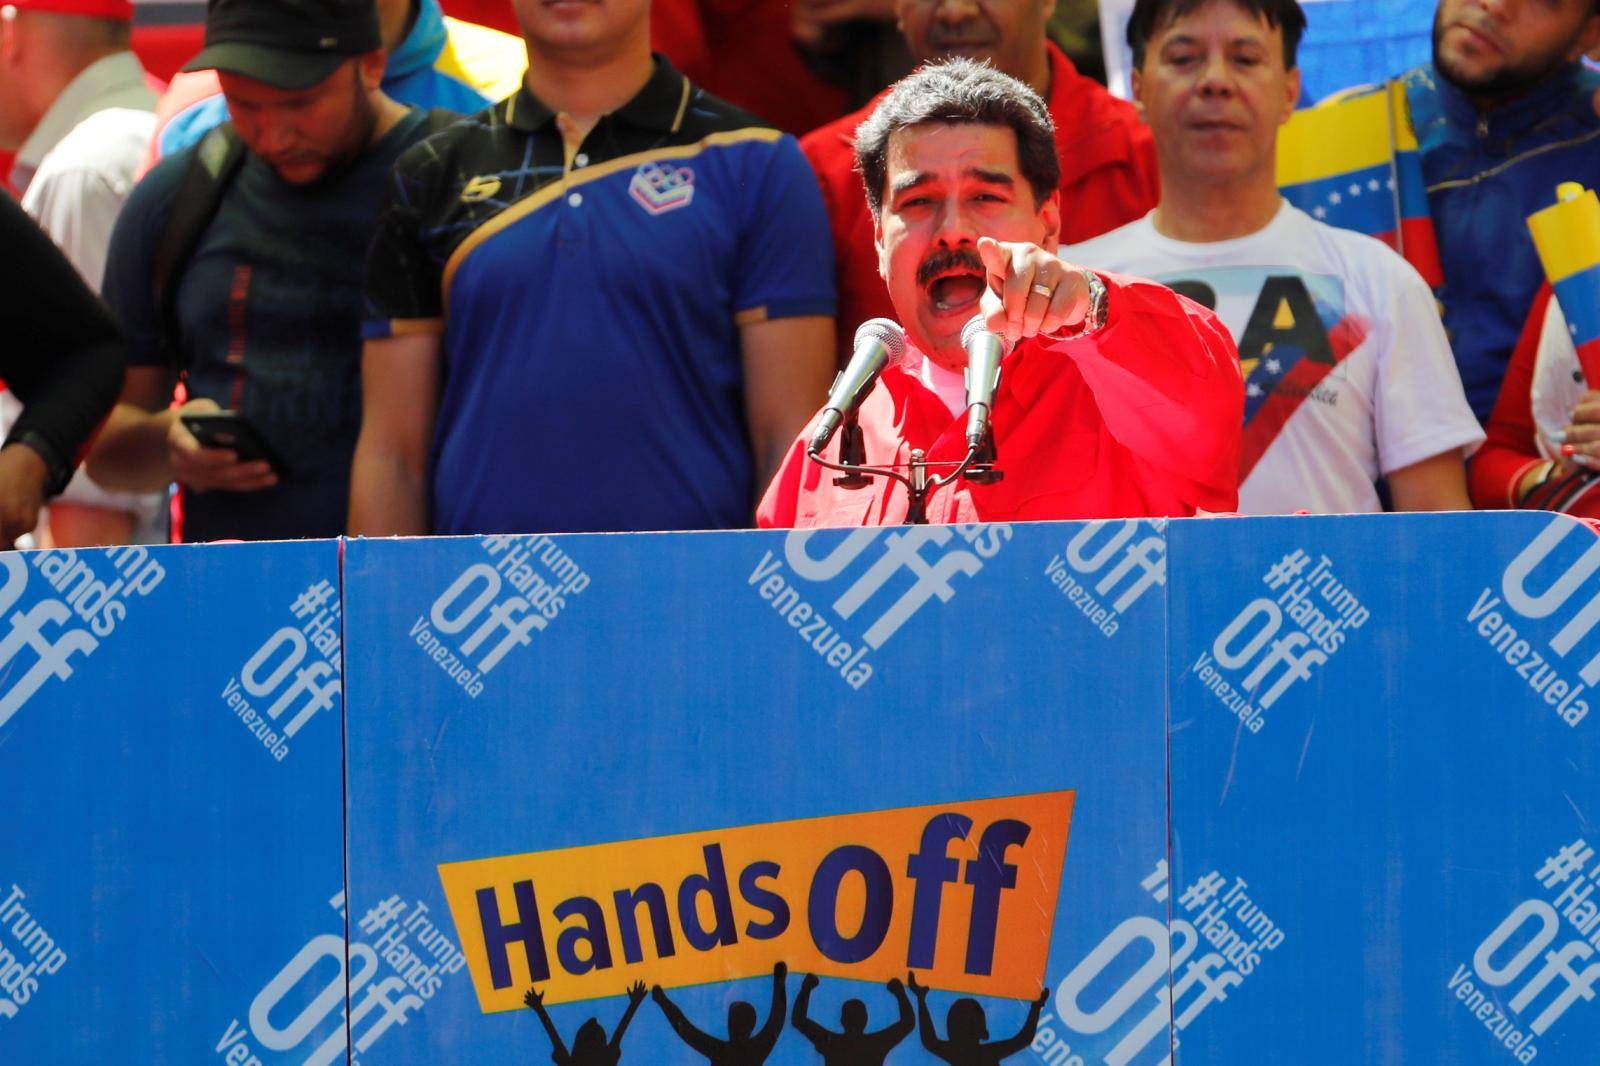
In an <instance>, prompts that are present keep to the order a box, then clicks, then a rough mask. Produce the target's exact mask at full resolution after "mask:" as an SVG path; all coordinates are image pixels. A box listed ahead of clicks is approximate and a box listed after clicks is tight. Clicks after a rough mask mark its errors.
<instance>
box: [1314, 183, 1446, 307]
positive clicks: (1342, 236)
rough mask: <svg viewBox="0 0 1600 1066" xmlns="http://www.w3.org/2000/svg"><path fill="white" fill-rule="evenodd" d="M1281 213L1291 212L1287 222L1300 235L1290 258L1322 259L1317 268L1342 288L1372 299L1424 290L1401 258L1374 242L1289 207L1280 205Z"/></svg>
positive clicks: (1421, 281)
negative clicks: (1336, 277) (1334, 275)
mask: <svg viewBox="0 0 1600 1066" xmlns="http://www.w3.org/2000/svg"><path fill="white" fill-rule="evenodd" d="M1284 210H1285V211H1286V212H1292V215H1291V216H1290V218H1289V219H1288V221H1289V222H1290V224H1291V226H1292V227H1293V228H1297V229H1298V230H1299V231H1300V233H1301V234H1302V237H1301V238H1298V239H1295V240H1294V241H1293V243H1292V246H1291V247H1293V248H1294V249H1297V250H1298V251H1297V252H1296V253H1293V254H1297V255H1299V256H1304V255H1306V254H1307V253H1311V254H1313V255H1317V256H1318V257H1319V258H1322V259H1324V260H1325V263H1324V264H1318V265H1319V266H1325V267H1326V268H1329V269H1333V270H1335V271H1336V272H1337V273H1338V274H1339V276H1340V277H1341V278H1343V280H1344V282H1345V284H1346V285H1350V286H1355V287H1358V288H1361V289H1365V290H1367V291H1368V292H1370V293H1373V294H1374V295H1375V296H1381V295H1382V294H1383V293H1385V292H1387V291H1389V290H1392V289H1394V288H1397V287H1399V288H1407V287H1420V288H1423V289H1426V288H1427V287H1428V285H1427V282H1425V281H1423V280H1422V275H1421V274H1418V273H1417V270H1416V268H1415V267H1413V266H1412V265H1411V264H1410V263H1408V262H1407V261H1406V259H1405V257H1404V256H1402V255H1401V254H1400V253H1399V252H1397V251H1395V250H1394V248H1392V247H1390V246H1389V245H1388V244H1386V243H1385V242H1383V241H1381V240H1379V239H1378V238H1376V237H1372V236H1369V235H1367V234H1365V233H1358V232H1356V231H1355V230H1350V229H1341V228H1340V227H1338V226H1330V225H1328V223H1326V222H1323V221H1320V220H1319V219H1315V218H1312V217H1311V216H1310V215H1308V214H1306V213H1305V212H1304V211H1302V210H1300V209H1299V208H1298V207H1294V206H1293V205H1289V204H1286V205H1284Z"/></svg>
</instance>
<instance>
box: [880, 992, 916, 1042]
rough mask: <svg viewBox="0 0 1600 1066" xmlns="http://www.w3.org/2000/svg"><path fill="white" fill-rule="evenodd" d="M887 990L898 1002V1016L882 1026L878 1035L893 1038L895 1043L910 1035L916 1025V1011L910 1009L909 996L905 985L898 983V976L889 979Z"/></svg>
mask: <svg viewBox="0 0 1600 1066" xmlns="http://www.w3.org/2000/svg"><path fill="white" fill-rule="evenodd" d="M888 987H889V991H890V992H891V993H893V994H894V998H895V1002H897V1003H899V1004H900V1017H899V1019H898V1020H896V1021H895V1023H894V1024H893V1025H889V1026H886V1027H884V1029H882V1030H881V1032H880V1035H882V1036H883V1037H884V1038H885V1039H893V1040H894V1042H895V1043H896V1044H898V1043H899V1042H900V1041H902V1040H904V1039H905V1038H906V1037H908V1036H910V1035H911V1030H913V1029H915V1028H916V1026H917V1012H916V1011H914V1010H912V1009H911V997H910V996H908V995H906V986H905V985H903V984H901V983H900V978H898V977H894V978H890V980H889V986H888Z"/></svg>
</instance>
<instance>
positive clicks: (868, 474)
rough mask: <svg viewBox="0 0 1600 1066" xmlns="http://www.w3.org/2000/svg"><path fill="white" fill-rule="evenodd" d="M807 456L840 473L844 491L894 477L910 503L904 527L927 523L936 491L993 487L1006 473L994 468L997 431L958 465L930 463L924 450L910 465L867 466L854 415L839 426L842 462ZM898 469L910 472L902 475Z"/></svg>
mask: <svg viewBox="0 0 1600 1066" xmlns="http://www.w3.org/2000/svg"><path fill="white" fill-rule="evenodd" d="M806 455H807V457H809V458H810V459H811V461H812V462H814V463H816V464H817V465H818V466H822V467H826V468H827V469H829V470H837V471H839V472H840V473H842V474H843V475H844V476H843V477H836V478H834V479H833V483H834V484H835V485H837V486H839V487H841V488H847V489H859V488H865V487H866V486H868V485H870V484H871V483H872V479H873V478H875V477H887V478H893V479H894V480H895V481H898V482H900V484H902V485H904V486H905V487H906V494H907V496H908V502H907V506H906V520H905V524H906V525H908V526H912V525H927V524H928V497H929V496H931V495H933V493H934V492H936V491H938V490H939V489H942V488H944V487H945V486H946V485H949V484H951V483H952V482H954V481H956V480H957V479H963V480H966V481H970V482H973V483H974V484H978V485H992V484H994V483H995V482H997V481H999V480H1000V479H1001V478H1003V477H1005V472H1004V471H1001V470H996V469H995V463H996V461H997V460H998V458H999V456H998V455H997V453H996V451H995V446H994V432H993V430H991V431H990V432H989V433H987V434H985V436H984V438H983V443H982V444H980V445H978V446H977V447H976V448H972V447H969V448H968V449H967V455H966V458H964V459H962V460H961V462H959V463H952V462H949V461H944V462H936V463H930V462H929V461H928V453H927V452H925V451H923V450H922V449H921V448H913V449H911V461H910V462H908V463H892V464H890V465H888V466H868V465H867V461H866V448H865V446H864V444H863V443H862V434H861V426H860V425H859V424H858V422H857V420H856V416H855V415H854V414H852V415H851V416H850V417H849V419H848V420H846V422H845V424H844V425H842V426H840V427H839V462H837V463H835V462H830V461H829V460H827V459H824V458H823V457H822V456H821V454H820V453H818V452H815V451H812V450H810V449H807V451H806ZM896 467H902V468H905V469H907V470H908V471H909V473H908V474H902V473H900V471H899V470H897V469H895V468H896ZM934 467H954V468H955V469H954V470H952V471H950V473H948V474H944V475H939V476H931V477H930V476H929V471H930V470H932V469H933V468H934Z"/></svg>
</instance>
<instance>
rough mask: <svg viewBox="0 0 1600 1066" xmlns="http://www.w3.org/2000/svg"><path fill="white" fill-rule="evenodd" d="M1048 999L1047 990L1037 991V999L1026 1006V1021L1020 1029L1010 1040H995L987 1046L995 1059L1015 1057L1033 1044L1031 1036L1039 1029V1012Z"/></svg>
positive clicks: (1048, 992)
mask: <svg viewBox="0 0 1600 1066" xmlns="http://www.w3.org/2000/svg"><path fill="white" fill-rule="evenodd" d="M1049 999H1050V990H1049V989H1048V988H1044V989H1041V990H1040V991H1039V998H1038V999H1036V1000H1034V1001H1033V1002H1032V1003H1030V1004H1028V1020H1027V1021H1025V1022H1023V1023H1022V1028H1021V1029H1020V1030H1019V1031H1018V1032H1017V1035H1016V1036H1014V1037H1012V1038H1011V1039H1010V1040H996V1041H995V1042H994V1043H992V1044H990V1045H989V1046H988V1050H990V1051H992V1052H994V1057H995V1058H996V1059H1003V1058H1005V1057H1006V1056H1007V1055H1015V1054H1016V1053H1017V1052H1019V1051H1021V1050H1022V1049H1023V1048H1025V1047H1027V1046H1028V1045H1029V1044H1031V1043H1033V1034H1034V1032H1035V1031H1036V1030H1037V1029H1038V1028H1039V1012H1040V1011H1042V1010H1044V1005H1045V1003H1046V1002H1047V1001H1048V1000H1049Z"/></svg>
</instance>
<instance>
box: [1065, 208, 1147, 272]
mask: <svg viewBox="0 0 1600 1066" xmlns="http://www.w3.org/2000/svg"><path fill="white" fill-rule="evenodd" d="M1150 231H1151V225H1150V216H1149V215H1145V216H1144V217H1142V218H1136V219H1134V220H1133V221H1132V222H1127V223H1124V224H1123V225H1121V226H1118V227H1117V228H1116V229H1114V230H1111V231H1110V232H1108V233H1102V234H1101V235H1100V236H1098V237H1091V238H1089V239H1088V240H1086V241H1080V242H1078V243H1077V244H1069V245H1066V246H1064V247H1063V248H1062V249H1061V257H1062V258H1063V259H1066V260H1068V261H1069V262H1073V263H1078V264H1081V265H1083V266H1087V267H1098V266H1105V267H1108V268H1110V269H1112V270H1119V269H1130V267H1129V266H1128V264H1129V263H1130V262H1132V261H1133V260H1135V259H1137V258H1138V257H1139V253H1140V252H1141V251H1143V250H1147V249H1148V248H1149V240H1148V237H1149V234H1150Z"/></svg>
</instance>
